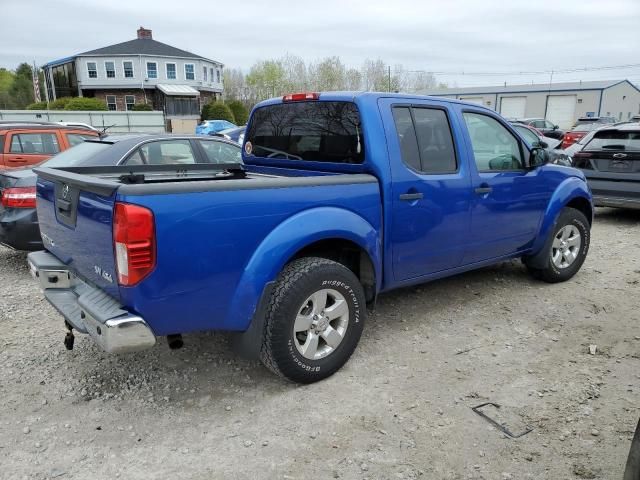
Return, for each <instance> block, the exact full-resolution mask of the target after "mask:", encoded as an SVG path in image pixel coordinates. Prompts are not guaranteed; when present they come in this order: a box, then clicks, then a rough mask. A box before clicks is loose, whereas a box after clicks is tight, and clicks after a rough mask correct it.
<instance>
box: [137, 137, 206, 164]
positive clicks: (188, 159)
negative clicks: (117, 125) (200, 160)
mask: <svg viewBox="0 0 640 480" xmlns="http://www.w3.org/2000/svg"><path fill="white" fill-rule="evenodd" d="M139 150H140V154H141V155H142V158H144V160H145V163H147V164H149V165H171V164H182V163H186V164H192V163H197V160H196V157H195V155H194V153H193V149H192V148H191V142H189V140H161V141H158V142H150V143H146V144H144V145H142V146H141V147H140V149H139ZM134 155H135V154H134ZM125 163H128V161H127V162H125Z"/></svg>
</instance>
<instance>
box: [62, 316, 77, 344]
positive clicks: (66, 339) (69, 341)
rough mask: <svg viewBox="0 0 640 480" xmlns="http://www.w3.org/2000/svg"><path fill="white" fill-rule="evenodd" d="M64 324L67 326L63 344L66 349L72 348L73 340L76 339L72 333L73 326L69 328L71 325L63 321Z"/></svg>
mask: <svg viewBox="0 0 640 480" xmlns="http://www.w3.org/2000/svg"><path fill="white" fill-rule="evenodd" d="M64 324H65V326H66V327H67V334H66V335H65V336H64V346H65V348H66V349H67V350H73V342H74V340H75V339H76V337H75V336H74V335H73V328H71V325H69V323H67V322H64Z"/></svg>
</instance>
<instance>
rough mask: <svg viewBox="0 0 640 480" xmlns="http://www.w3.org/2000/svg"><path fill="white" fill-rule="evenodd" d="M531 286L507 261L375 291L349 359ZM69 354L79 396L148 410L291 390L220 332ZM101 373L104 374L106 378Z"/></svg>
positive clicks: (84, 341) (80, 346)
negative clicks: (123, 351) (173, 346)
mask: <svg viewBox="0 0 640 480" xmlns="http://www.w3.org/2000/svg"><path fill="white" fill-rule="evenodd" d="M533 286H537V287H538V288H541V289H544V288H550V287H549V286H548V285H546V284H541V283H540V282H536V281H534V280H532V279H530V277H529V276H528V275H527V273H526V269H525V268H524V266H523V265H522V264H521V263H520V262H519V261H511V262H505V263H502V264H498V265H495V266H492V267H488V268H484V269H482V270H478V271H474V272H469V273H466V274H461V275H458V276H456V277H451V278H447V279H442V280H438V281H434V282H431V283H428V284H423V285H419V286H415V287H410V288H404V289H401V290H397V291H394V292H391V293H388V294H384V295H381V296H380V297H379V300H378V302H377V305H376V308H375V311H374V312H372V313H371V314H370V315H369V318H368V321H367V322H368V324H367V325H366V326H365V330H364V334H363V337H362V339H361V341H360V345H359V346H358V348H357V349H356V353H355V354H354V357H353V358H352V360H351V361H350V363H351V362H354V361H355V362H357V361H358V357H359V356H360V355H362V356H363V357H369V356H370V355H375V354H376V353H375V352H376V348H375V344H376V342H377V341H378V339H379V338H380V337H389V336H394V335H398V334H401V333H402V331H403V330H404V329H411V330H414V331H415V330H419V329H420V330H422V331H424V330H425V329H432V328H433V329H435V330H438V329H445V328H446V327H447V325H449V323H451V322H454V321H455V316H456V313H455V310H456V309H457V310H461V309H465V308H467V307H469V306H473V305H475V306H476V307H477V306H478V305H477V304H478V303H479V302H482V301H491V302H496V301H499V300H504V301H505V302H508V301H509V300H508V297H506V296H505V292H506V291H507V290H512V289H515V290H522V289H527V288H532V287H533ZM534 288H535V287H534ZM505 315H508V312H505ZM427 338H428V336H427ZM432 338H433V340H428V342H429V341H438V340H437V338H438V335H437V334H434V336H433V337H432ZM462 341H464V339H461V342H462ZM427 348H428V345H427ZM72 356H73V357H76V358H75V360H70V361H69V363H74V364H76V365H75V368H76V369H77V368H78V365H77V363H81V364H82V365H81V367H80V368H79V369H78V374H79V375H80V376H81V377H82V378H79V379H78V380H79V383H80V388H81V389H82V390H83V391H85V392H86V395H84V398H85V400H89V399H98V398H102V399H110V398H118V399H131V400H134V401H137V402H142V403H143V405H145V407H147V408H148V407H154V408H160V409H163V408H165V406H171V408H175V407H177V406H178V405H179V407H180V408H183V409H186V410H190V409H191V408H194V409H198V408H204V407H206V406H207V405H209V404H211V406H213V405H218V406H220V405H227V404H235V403H236V402H237V401H238V398H239V397H242V398H244V399H245V400H246V401H247V403H248V404H249V405H251V404H253V403H255V402H258V401H259V399H261V398H262V399H264V398H265V397H273V396H275V397H278V396H281V395H288V394H289V392H291V391H292V390H293V389H297V387H296V386H295V385H294V384H293V383H290V382H287V381H285V380H282V379H280V378H278V377H276V376H275V375H273V374H272V373H271V372H269V371H268V370H267V369H266V368H265V367H263V366H262V365H261V364H260V363H259V362H258V361H248V360H244V359H242V358H240V357H239V356H238V355H237V354H236V353H235V352H234V351H233V350H232V348H231V346H230V338H229V335H225V334H218V333H216V334H211V333H200V334H190V335H185V336H184V347H183V348H182V349H180V350H170V349H169V348H168V346H167V344H166V342H165V341H164V339H162V340H160V341H159V343H158V345H156V346H155V347H154V348H153V349H151V350H148V351H145V352H139V353H135V354H130V355H122V356H111V355H107V354H104V353H103V352H102V351H101V350H99V348H98V347H96V346H95V345H94V344H93V343H92V342H91V341H90V340H89V339H88V338H81V339H79V341H77V348H76V349H75V350H74V351H73V353H72ZM354 359H355V360H354ZM105 372H109V373H108V379H107V378H105ZM352 375H353V372H350V371H349V363H348V364H347V365H346V367H345V368H344V369H343V370H341V371H339V372H338V373H337V374H336V375H334V376H333V377H331V378H329V379H328V380H326V381H325V382H321V383H320V384H316V386H314V385H310V386H305V387H300V388H302V389H307V388H309V389H316V388H320V389H323V388H326V385H325V387H322V386H321V385H323V384H325V383H326V382H336V383H340V382H344V380H345V378H344V377H343V378H341V377H342V376H346V377H349V376H352ZM96 379H98V381H96ZM100 379H103V380H100ZM318 385H320V386H318Z"/></svg>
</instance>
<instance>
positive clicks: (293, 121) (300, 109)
mask: <svg viewBox="0 0 640 480" xmlns="http://www.w3.org/2000/svg"><path fill="white" fill-rule="evenodd" d="M246 139H247V141H248V144H245V152H246V153H247V154H248V155H255V156H257V157H264V158H272V159H286V160H303V161H310V162H331V163H362V162H363V161H364V140H363V138H362V128H361V124H360V114H359V112H358V109H357V107H356V105H355V104H354V103H352V102H323V101H315V102H290V103H282V104H277V105H269V106H266V107H262V108H259V109H257V110H256V111H255V112H254V113H253V117H252V120H251V127H250V129H249V132H248V133H247V136H246Z"/></svg>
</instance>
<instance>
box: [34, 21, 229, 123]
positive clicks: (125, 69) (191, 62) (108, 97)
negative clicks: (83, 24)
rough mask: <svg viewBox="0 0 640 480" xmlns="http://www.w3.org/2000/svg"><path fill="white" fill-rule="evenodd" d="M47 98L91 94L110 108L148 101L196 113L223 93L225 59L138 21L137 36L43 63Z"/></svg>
mask: <svg viewBox="0 0 640 480" xmlns="http://www.w3.org/2000/svg"><path fill="white" fill-rule="evenodd" d="M42 68H43V70H44V76H45V80H46V91H47V95H48V98H49V100H55V99H56V98H60V97H68V96H72V97H76V96H83V97H95V98H100V99H102V100H104V101H105V102H106V104H107V107H108V108H109V110H117V111H124V110H132V109H133V108H134V105H136V104H139V103H147V104H149V105H151V106H152V107H153V109H154V110H163V111H164V112H165V116H166V117H167V118H168V119H171V118H183V119H184V118H198V117H199V115H200V110H201V108H202V105H204V104H205V103H207V102H209V101H210V100H211V99H214V98H219V97H220V96H221V95H222V89H223V87H222V74H223V68H224V65H223V64H222V63H221V62H219V61H216V60H212V59H209V58H206V57H202V56H200V55H196V54H194V53H191V52H188V51H186V50H181V49H179V48H176V47H172V46H171V45H167V44H165V43H162V42H159V41H157V40H154V39H153V35H152V31H151V30H149V29H146V28H143V27H140V28H139V29H138V31H137V37H136V38H135V39H133V40H129V41H126V42H122V43H117V44H115V45H109V46H107V47H103V48H98V49H95V50H89V51H87V52H83V53H78V54H75V55H73V56H70V57H66V58H62V59H59V60H54V61H51V62H49V63H47V64H46V65H44V66H43V67H42Z"/></svg>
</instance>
